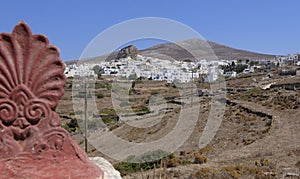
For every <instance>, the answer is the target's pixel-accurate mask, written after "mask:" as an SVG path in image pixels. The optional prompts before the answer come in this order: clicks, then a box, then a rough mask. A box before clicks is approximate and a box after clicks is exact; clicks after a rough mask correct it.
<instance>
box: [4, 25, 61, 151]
mask: <svg viewBox="0 0 300 179" xmlns="http://www.w3.org/2000/svg"><path fill="white" fill-rule="evenodd" d="M64 68H65V67H64V64H63V62H62V61H61V59H60V58H59V50H58V49H57V48H56V47H54V46H51V45H50V44H49V42H48V39H47V38H46V37H45V36H43V35H33V34H32V32H31V30H30V28H29V27H28V26H27V24H25V23H24V22H20V23H19V24H18V25H17V26H16V27H15V28H14V30H13V32H12V34H8V33H2V34H0V120H1V121H0V130H1V132H0V152H2V153H3V151H4V153H5V152H6V153H10V151H9V150H10V149H9V148H10V147H11V148H13V147H17V148H18V149H19V151H24V150H27V148H28V150H32V149H30V147H32V145H40V144H38V143H39V142H40V143H42V142H41V141H42V140H47V139H45V137H46V136H47V135H48V133H49V132H47V131H48V129H51V128H55V127H59V126H60V119H59V117H58V115H57V114H56V113H55V112H54V110H55V108H56V107H57V105H58V101H59V99H60V98H61V96H62V95H63V93H64V84H65V80H66V79H65V76H64ZM29 139H34V140H29ZM22 141H23V142H22ZM24 141H25V142H24ZM2 144H3V145H2ZM4 144H5V145H4ZM7 144H9V145H7ZM1 146H4V147H1ZM1 155H4V154H0V156H1Z"/></svg>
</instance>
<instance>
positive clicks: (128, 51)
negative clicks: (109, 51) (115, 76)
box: [117, 45, 139, 59]
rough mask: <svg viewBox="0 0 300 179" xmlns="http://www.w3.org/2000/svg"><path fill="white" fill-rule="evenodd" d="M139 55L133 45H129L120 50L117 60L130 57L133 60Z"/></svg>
mask: <svg viewBox="0 0 300 179" xmlns="http://www.w3.org/2000/svg"><path fill="white" fill-rule="evenodd" d="M138 54H139V51H138V49H137V48H136V47H135V46H134V45H129V46H127V47H124V48H122V49H121V50H120V51H119V53H118V55H117V59H120V58H127V57H131V58H132V59H134V58H135V57H136V56H137V55H138Z"/></svg>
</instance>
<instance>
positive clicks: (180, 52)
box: [141, 39, 274, 60]
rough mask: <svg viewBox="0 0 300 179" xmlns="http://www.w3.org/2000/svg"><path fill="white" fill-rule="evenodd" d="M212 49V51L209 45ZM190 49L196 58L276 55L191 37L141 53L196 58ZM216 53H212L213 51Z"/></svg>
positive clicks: (269, 56)
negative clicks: (204, 41) (194, 55)
mask: <svg viewBox="0 0 300 179" xmlns="http://www.w3.org/2000/svg"><path fill="white" fill-rule="evenodd" d="M208 45H209V46H210V47H211V49H212V51H210V49H209V46H208ZM182 47H184V48H186V49H188V51H189V52H191V53H193V54H194V53H195V54H196V58H198V59H200V60H201V59H204V58H205V59H210V58H212V57H211V56H212V55H214V54H215V55H216V56H217V57H218V59H225V60H229V59H249V60H254V59H258V58H265V59H269V58H273V57H274V55H268V54H260V53H255V52H250V51H245V50H240V49H235V48H231V47H228V46H225V45H221V44H218V43H215V42H211V41H207V43H203V41H202V40H201V39H190V40H185V41H181V42H177V43H176V44H174V43H165V44H159V45H155V46H153V47H150V48H148V49H145V50H142V51H141V54H142V55H145V56H153V54H163V55H166V56H170V57H172V58H174V59H176V60H180V59H187V58H190V59H194V57H193V56H192V55H191V53H189V52H188V51H187V50H185V49H184V48H182ZM213 52H214V54H211V53H213Z"/></svg>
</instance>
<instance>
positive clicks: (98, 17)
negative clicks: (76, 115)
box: [0, 0, 300, 61]
mask: <svg viewBox="0 0 300 179" xmlns="http://www.w3.org/2000/svg"><path fill="white" fill-rule="evenodd" d="M140 17H163V18H170V19H173V20H176V21H179V22H181V23H183V24H186V25H188V26H190V27H191V28H193V29H194V30H196V31H197V32H198V33H200V34H201V35H202V36H203V37H204V38H205V39H206V40H210V41H214V42H217V43H221V44H224V45H228V46H231V47H234V48H239V49H244V50H250V51H255V52H261V53H268V54H275V55H277V54H283V55H284V54H288V53H297V52H300V1H299V0H285V1H284V0H251V1H247V0H244V1H241V0H206V1H201V0H198V1H197V0H190V1H188V0H187V1H179V0H173V1H171V0H170V1H167V0H151V1H143V0H127V1H123V0H118V1H117V0H106V1H100V0H97V1H96V0H95V1H83V0H81V1H78V0H77V1H76V0H73V1H62V0H51V1H38V0H31V1H18V0H4V1H2V2H1V11H0V32H11V31H12V29H13V27H14V26H15V25H16V24H17V22H18V21H20V20H24V21H26V22H27V23H28V24H29V25H30V27H31V29H32V31H33V32H34V33H41V34H45V35H46V36H47V37H48V38H49V39H50V43H51V44H54V45H56V46H57V47H59V48H60V50H61V58H62V59H63V60H65V61H68V60H72V59H78V58H79V57H80V55H81V53H82V51H83V50H84V49H85V47H86V46H87V45H88V43H89V42H90V41H91V40H92V39H93V38H94V37H96V36H97V35H98V34H99V33H101V32H102V31H104V30H105V29H107V28H109V27H111V26H113V25H115V24H117V23H120V22H122V21H125V20H130V19H133V18H140ZM153 43H154V42H153V41H149V40H148V41H145V43H141V44H140V45H139V47H138V48H146V47H148V46H151V45H153Z"/></svg>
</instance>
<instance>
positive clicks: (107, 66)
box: [65, 55, 300, 83]
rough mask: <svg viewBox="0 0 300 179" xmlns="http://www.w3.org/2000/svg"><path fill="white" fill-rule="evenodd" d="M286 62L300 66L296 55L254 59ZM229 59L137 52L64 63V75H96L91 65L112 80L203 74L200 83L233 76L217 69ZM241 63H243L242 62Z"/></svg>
mask: <svg viewBox="0 0 300 179" xmlns="http://www.w3.org/2000/svg"><path fill="white" fill-rule="evenodd" d="M290 61H294V62H295V64H296V63H297V64H298V63H299V64H298V65H300V61H299V55H287V56H278V57H276V59H275V60H264V59H261V60H258V64H259V65H261V66H262V65H268V64H270V63H277V65H284V64H286V63H288V62H290ZM233 62H234V63H236V64H237V63H238V62H237V61H236V60H231V61H226V60H219V61H207V60H201V61H199V62H183V61H175V60H173V61H169V60H161V59H158V58H152V57H145V56H141V55H137V57H136V58H135V59H132V58H130V57H127V58H122V59H116V60H112V61H107V62H106V61H103V62H99V63H97V64H91V63H86V64H80V65H77V64H72V65H68V66H67V67H66V70H65V75H66V76H67V77H74V76H81V77H82V76H89V77H95V78H97V76H98V74H96V73H95V71H94V67H95V66H96V65H98V66H99V68H98V69H99V70H100V71H99V73H101V75H113V76H115V79H116V80H117V79H118V77H122V78H127V79H132V80H134V79H136V78H139V77H142V78H147V79H151V80H165V81H167V82H168V83H172V82H179V83H187V82H189V81H191V80H193V79H197V78H199V77H200V76H201V77H204V79H203V80H204V82H213V81H216V80H217V79H218V78H219V77H220V76H225V77H236V76H237V72H235V71H226V72H224V71H223V70H222V69H220V66H227V65H231V64H232V63H233ZM241 63H242V64H243V63H245V62H241ZM247 65H248V64H247ZM254 68H256V66H250V65H248V68H246V69H244V71H243V72H242V73H252V72H254Z"/></svg>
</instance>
